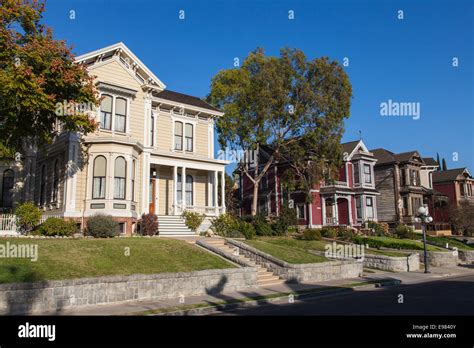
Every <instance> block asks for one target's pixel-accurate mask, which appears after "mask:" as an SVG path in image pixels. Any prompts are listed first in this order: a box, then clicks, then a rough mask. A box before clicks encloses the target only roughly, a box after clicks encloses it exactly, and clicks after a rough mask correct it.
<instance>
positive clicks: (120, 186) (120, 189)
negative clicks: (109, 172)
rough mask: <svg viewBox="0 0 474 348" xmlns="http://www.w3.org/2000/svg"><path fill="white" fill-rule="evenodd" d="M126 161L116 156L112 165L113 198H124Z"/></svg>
mask: <svg viewBox="0 0 474 348" xmlns="http://www.w3.org/2000/svg"><path fill="white" fill-rule="evenodd" d="M126 171H127V163H126V162H125V158H123V157H117V158H116V159H115V167H114V198H115V199H125V180H126Z"/></svg>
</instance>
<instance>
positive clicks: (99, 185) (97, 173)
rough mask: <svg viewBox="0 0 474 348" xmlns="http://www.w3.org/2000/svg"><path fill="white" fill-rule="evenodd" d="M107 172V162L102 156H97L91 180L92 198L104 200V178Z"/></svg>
mask: <svg viewBox="0 0 474 348" xmlns="http://www.w3.org/2000/svg"><path fill="white" fill-rule="evenodd" d="M106 172H107V160H106V159H105V157H104V156H97V157H96V159H95V160H94V168H93V178H92V198H93V199H103V198H105V178H106Z"/></svg>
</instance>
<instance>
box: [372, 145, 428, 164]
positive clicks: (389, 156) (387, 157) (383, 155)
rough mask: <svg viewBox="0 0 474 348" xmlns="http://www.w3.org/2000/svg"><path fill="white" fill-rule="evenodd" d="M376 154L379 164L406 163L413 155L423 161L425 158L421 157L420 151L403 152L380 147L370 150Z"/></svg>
mask: <svg viewBox="0 0 474 348" xmlns="http://www.w3.org/2000/svg"><path fill="white" fill-rule="evenodd" d="M370 152H372V153H373V154H374V157H375V158H376V159H377V165H381V164H389V163H395V162H398V163H404V162H408V161H410V160H411V159H412V158H413V157H418V158H420V160H421V162H422V163H423V159H422V158H421V156H420V154H419V153H418V151H407V152H402V153H393V152H392V151H389V150H387V149H383V148H378V149H374V150H370Z"/></svg>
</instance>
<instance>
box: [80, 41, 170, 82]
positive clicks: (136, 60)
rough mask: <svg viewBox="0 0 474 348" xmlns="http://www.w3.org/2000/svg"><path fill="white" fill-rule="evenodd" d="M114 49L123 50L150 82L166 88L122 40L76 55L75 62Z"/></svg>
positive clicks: (132, 63)
mask: <svg viewBox="0 0 474 348" xmlns="http://www.w3.org/2000/svg"><path fill="white" fill-rule="evenodd" d="M116 50H121V51H120V53H122V52H124V53H125V54H126V55H127V56H128V57H129V58H131V60H132V62H131V65H132V66H133V65H134V63H136V65H138V67H139V68H141V69H142V70H143V71H144V72H145V73H146V74H148V76H149V78H151V82H152V83H156V85H157V86H156V87H157V88H158V89H161V90H163V89H165V88H166V85H165V84H164V83H163V82H161V80H160V79H159V78H158V77H156V76H155V74H153V73H152V72H151V70H150V69H148V67H147V66H146V65H145V64H144V63H143V62H142V61H141V60H140V59H139V58H138V57H137V56H135V54H133V52H132V51H131V50H130V49H129V48H128V47H127V46H126V45H125V44H124V43H123V42H117V43H115V44H113V45H110V46H107V47H104V48H101V49H98V50H95V51H92V52H88V53H84V54H82V55H80V56H78V57H76V62H77V63H81V62H84V61H85V60H88V59H90V58H94V57H98V56H103V55H104V54H106V53H108V52H111V51H116Z"/></svg>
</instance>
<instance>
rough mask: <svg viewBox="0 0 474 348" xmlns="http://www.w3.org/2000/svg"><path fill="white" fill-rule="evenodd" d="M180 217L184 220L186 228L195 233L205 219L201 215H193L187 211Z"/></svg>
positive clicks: (193, 213)
mask: <svg viewBox="0 0 474 348" xmlns="http://www.w3.org/2000/svg"><path fill="white" fill-rule="evenodd" d="M181 217H182V218H183V219H184V222H185V223H186V226H188V227H189V228H190V229H191V230H193V231H194V232H196V231H197V229H198V228H199V226H201V224H202V222H203V221H204V218H205V216H204V215H203V214H199V213H195V212H193V211H189V210H185V211H183V213H182V214H181Z"/></svg>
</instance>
